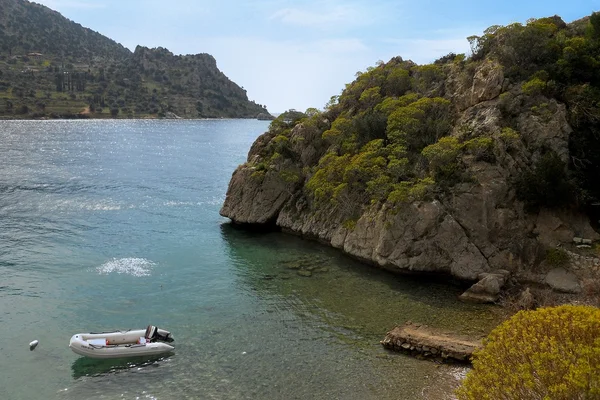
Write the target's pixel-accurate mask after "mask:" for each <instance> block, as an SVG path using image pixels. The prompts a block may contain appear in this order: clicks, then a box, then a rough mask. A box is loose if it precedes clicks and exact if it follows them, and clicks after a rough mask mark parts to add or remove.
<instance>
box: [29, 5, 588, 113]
mask: <svg viewBox="0 0 600 400" xmlns="http://www.w3.org/2000/svg"><path fill="white" fill-rule="evenodd" d="M35 2H37V3H41V4H44V5H46V6H48V7H50V8H52V9H54V10H56V11H59V12H60V13H61V14H63V15H64V16H65V17H67V18H69V19H71V20H73V21H75V22H78V23H80V24H81V25H83V26H85V27H88V28H91V29H93V30H95V31H97V32H100V33H101V34H103V35H105V36H108V37H110V38H111V39H114V40H116V41H117V42H119V43H121V44H123V45H124V46H126V47H128V48H129V49H131V50H134V49H135V46H136V45H138V44H139V45H142V46H146V47H159V46H161V47H165V48H167V49H169V50H171V51H172V52H173V53H175V54H196V53H209V54H211V55H213V56H214V57H215V58H216V60H217V65H218V67H219V69H220V70H221V71H223V73H225V75H227V76H228V77H229V78H230V79H231V80H233V81H234V82H235V83H237V84H238V85H240V86H243V87H244V88H245V89H246V90H247V92H248V97H249V98H250V99H251V100H254V101H256V102H257V103H259V104H264V105H266V106H267V108H268V109H269V111H271V112H274V113H277V112H282V111H285V110H287V109H290V108H295V109H297V110H302V111H304V110H305V109H306V108H308V107H316V108H323V106H324V105H325V104H326V103H327V101H328V100H329V98H330V97H331V96H333V95H337V94H339V93H340V92H341V90H342V89H343V88H344V85H345V84H346V83H349V82H351V81H352V80H353V79H354V76H355V74H356V72H357V71H364V70H365V69H366V68H367V67H369V66H372V65H375V64H376V62H377V61H378V60H383V61H388V60H389V59H390V58H391V57H394V56H398V55H399V56H401V57H402V58H404V59H411V60H413V61H415V62H417V63H419V64H422V63H430V62H432V61H434V60H435V59H437V58H439V57H441V56H443V55H446V54H448V53H449V52H454V53H467V52H468V50H469V44H468V42H467V40H466V38H467V37H468V36H470V35H480V34H481V33H482V32H483V30H484V29H486V28H487V27H489V26H490V25H507V24H510V23H513V22H521V23H525V21H527V19H529V18H532V17H533V18H541V17H546V16H551V15H555V14H557V15H560V16H561V17H562V18H563V19H564V20H565V21H566V22H570V21H573V20H575V19H579V18H581V17H584V16H586V15H589V14H591V13H592V12H593V11H600V0H570V1H565V0H519V1H516V0H503V1H500V0H495V1H488V0H410V1H408V0H395V1H394V0H299V1H290V0H246V1H242V0H218V1H217V0H212V1H208V0H170V1H164V0H37V1H35Z"/></svg>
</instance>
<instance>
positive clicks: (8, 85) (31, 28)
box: [0, 0, 268, 118]
mask: <svg viewBox="0 0 600 400" xmlns="http://www.w3.org/2000/svg"><path fill="white" fill-rule="evenodd" d="M259 114H263V115H268V111H267V110H266V107H265V106H262V105H259V104H256V103H255V102H253V101H249V100H248V96H247V94H246V91H245V90H244V89H243V88H241V87H239V86H238V85H236V84H235V83H234V82H232V81H231V80H229V79H228V78H227V77H226V76H225V75H224V74H223V73H222V72H221V71H220V70H219V69H218V68H217V63H216V60H215V59H214V58H213V57H212V56H211V55H209V54H197V55H185V56H179V55H174V54H172V53H171V52H169V51H168V50H166V49H163V48H157V49H149V48H145V47H141V46H138V47H137V48H136V49H135V51H134V52H131V51H130V50H128V49H127V48H125V47H123V46H122V45H120V44H118V43H116V42H115V41H113V40H111V39H109V38H107V37H105V36H103V35H101V34H99V33H97V32H94V31H92V30H90V29H88V28H84V27H82V26H81V25H79V24H77V23H75V22H73V21H70V20H68V19H66V18H64V17H63V16H62V15H60V14H59V13H57V12H55V11H53V10H51V9H49V8H47V7H45V6H42V5H39V4H36V3H31V2H28V1H26V0H0V118H43V117H44V118H47V117H50V118H153V117H165V116H167V117H168V116H180V117H182V118H221V117H234V118H256V117H257V116H258V115H259Z"/></svg>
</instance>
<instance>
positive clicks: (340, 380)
mask: <svg viewBox="0 0 600 400" xmlns="http://www.w3.org/2000/svg"><path fill="white" fill-rule="evenodd" d="M267 126H268V125H267V123H266V122H261V121H252V120H219V121H1V122H0V393H2V394H1V395H0V396H1V398H2V399H41V398H45V399H53V398H57V399H117V398H119V399H120V398H128V399H136V398H140V399H144V398H148V399H182V398H190V399H398V398H402V399H413V398H415V399H417V398H438V399H441V398H447V397H448V396H447V393H448V391H449V390H450V388H451V387H452V386H453V385H454V384H455V383H456V377H457V376H460V374H461V373H462V372H464V371H463V369H461V368H458V367H450V366H442V367H440V366H438V365H436V364H434V363H432V362H423V361H418V360H415V359H412V358H409V357H406V356H402V355H393V354H390V353H387V352H386V351H384V350H383V349H382V348H381V346H380V344H379V340H381V339H382V338H383V336H384V335H385V332H386V331H387V330H389V329H391V328H392V327H393V326H394V325H395V324H401V323H404V322H405V321H406V320H413V321H420V322H423V323H429V324H432V325H437V326H440V327H445V328H449V329H454V330H461V331H470V332H472V333H473V332H475V333H481V332H485V331H486V330H488V329H489V328H490V327H491V326H493V325H494V323H495V321H496V320H497V316H496V315H495V313H494V312H493V310H491V309H489V308H486V307H477V306H468V305H464V304H462V303H459V302H457V301H456V296H457V295H458V294H459V293H460V291H459V290H458V289H457V288H454V287H451V286H445V285H443V284H439V283H435V284H432V283H426V282H421V281H417V280H410V279H407V278H400V277H394V276H391V275H389V274H386V273H384V272H381V271H377V270H374V269H373V268H370V267H366V266H363V265H361V264H359V263H357V262H354V261H353V260H350V259H348V258H346V257H344V256H342V255H340V254H339V253H338V252H336V251H334V250H332V249H329V248H325V247H322V246H320V245H317V244H315V243H312V242H306V241H303V240H301V239H298V238H295V237H290V236H285V235H282V234H276V233H272V234H262V235H257V234H249V233H246V232H241V231H238V230H235V229H232V228H231V227H230V226H229V225H228V224H227V220H226V219H224V218H222V217H220V216H219V214H218V211H219V209H220V207H221V205H222V203H223V201H224V198H225V192H226V190H227V184H228V182H229V179H230V177H231V174H232V172H233V171H234V170H235V168H236V167H237V166H238V165H239V164H241V163H243V162H244V161H245V158H246V155H247V152H248V150H249V148H250V146H251V144H252V142H253V141H254V140H255V139H256V138H257V137H258V135H259V134H260V133H262V132H263V131H264V130H266V128H267ZM299 271H303V272H305V271H311V273H312V275H311V276H302V275H307V274H302V275H301V274H299V273H298V272H299ZM148 324H154V325H157V326H159V327H162V328H165V329H167V330H170V331H171V332H172V333H173V335H174V336H175V338H176V342H175V346H176V352H175V353H174V354H173V355H170V356H168V357H164V358H161V359H158V360H134V361H119V360H117V361H114V360H109V361H98V360H90V359H86V358H82V357H79V356H77V355H76V354H74V353H72V352H71V351H70V349H69V348H68V342H69V338H70V337H71V336H72V335H73V334H75V333H78V332H89V331H101V330H113V329H129V328H144V327H145V326H146V325H148ZM34 339H37V340H39V341H40V345H39V346H38V348H37V349H36V350H35V351H29V347H28V343H29V342H30V341H31V340H34Z"/></svg>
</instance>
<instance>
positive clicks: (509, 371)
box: [457, 305, 600, 400]
mask: <svg viewBox="0 0 600 400" xmlns="http://www.w3.org/2000/svg"><path fill="white" fill-rule="evenodd" d="M598 371H600V309H598V308H596V307H591V306H571V305H565V306H560V307H552V308H541V309H538V310H535V311H520V312H519V313H517V314H516V315H514V316H513V317H512V318H510V319H509V320H507V321H506V322H504V323H503V324H501V325H500V326H499V327H497V328H496V329H494V330H493V331H492V332H491V333H490V335H489V336H488V338H487V339H486V340H485V342H484V347H483V348H482V349H481V350H479V351H477V352H475V354H474V359H473V370H472V371H470V372H469V373H468V374H467V377H466V379H465V381H464V382H463V384H462V386H461V387H460V388H459V389H458V390H457V396H458V399H459V400H487V399H489V400H497V399H505V400H513V399H514V400H523V399H544V400H545V399H548V400H573V399H598V398H600V373H598Z"/></svg>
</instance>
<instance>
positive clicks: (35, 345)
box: [29, 340, 40, 351]
mask: <svg viewBox="0 0 600 400" xmlns="http://www.w3.org/2000/svg"><path fill="white" fill-rule="evenodd" d="M39 343H40V342H39V340H34V341H33V342H31V343H29V350H31V351H33V349H35V348H36V347H37V345H38V344H39Z"/></svg>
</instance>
